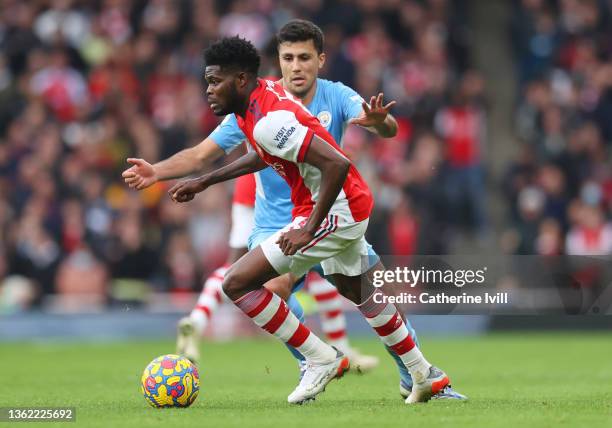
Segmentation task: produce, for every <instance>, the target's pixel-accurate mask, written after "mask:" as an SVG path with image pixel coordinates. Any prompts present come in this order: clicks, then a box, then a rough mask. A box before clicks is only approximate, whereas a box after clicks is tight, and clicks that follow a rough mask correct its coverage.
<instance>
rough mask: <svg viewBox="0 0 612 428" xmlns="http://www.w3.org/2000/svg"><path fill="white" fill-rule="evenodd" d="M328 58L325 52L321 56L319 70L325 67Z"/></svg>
mask: <svg viewBox="0 0 612 428" xmlns="http://www.w3.org/2000/svg"><path fill="white" fill-rule="evenodd" d="M326 58H327V57H326V56H325V52H322V53H320V54H319V69H321V68H323V66H324V65H325V59H326Z"/></svg>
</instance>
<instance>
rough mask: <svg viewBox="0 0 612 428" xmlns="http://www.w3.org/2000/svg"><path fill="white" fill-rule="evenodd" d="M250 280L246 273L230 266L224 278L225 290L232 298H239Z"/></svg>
mask: <svg viewBox="0 0 612 428" xmlns="http://www.w3.org/2000/svg"><path fill="white" fill-rule="evenodd" d="M247 285H248V281H247V280H246V278H244V275H243V274H242V273H240V272H239V271H236V269H234V268H230V269H229V270H228V271H227V272H226V273H225V278H223V292H224V293H225V294H226V295H227V297H229V298H230V299H232V300H236V299H239V298H240V297H242V295H243V294H244V290H245V289H246V288H247Z"/></svg>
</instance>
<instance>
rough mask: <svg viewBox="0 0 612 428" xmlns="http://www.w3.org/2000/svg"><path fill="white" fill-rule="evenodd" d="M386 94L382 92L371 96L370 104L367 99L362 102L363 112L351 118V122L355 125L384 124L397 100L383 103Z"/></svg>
mask: <svg viewBox="0 0 612 428" xmlns="http://www.w3.org/2000/svg"><path fill="white" fill-rule="evenodd" d="M383 98H384V95H383V93H382V92H381V93H380V94H378V96H375V97H372V98H370V104H368V103H366V102H365V101H364V102H363V103H362V107H363V112H361V115H360V116H359V117H356V118H354V119H351V120H350V121H349V123H353V124H355V125H360V126H364V127H370V126H376V125H380V124H382V123H383V122H384V121H385V119H386V118H387V115H388V114H389V111H390V110H391V107H393V106H394V105H395V104H396V102H395V101H391V102H390V103H388V104H386V105H383Z"/></svg>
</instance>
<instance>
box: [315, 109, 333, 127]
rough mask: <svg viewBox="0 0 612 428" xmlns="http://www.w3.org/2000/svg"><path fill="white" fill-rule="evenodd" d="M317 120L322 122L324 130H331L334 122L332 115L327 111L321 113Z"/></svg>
mask: <svg viewBox="0 0 612 428" xmlns="http://www.w3.org/2000/svg"><path fill="white" fill-rule="evenodd" d="M317 119H319V122H321V125H323V127H324V128H329V125H330V124H331V122H332V115H331V113H330V112H328V111H327V110H323V111H322V112H319V114H318V115H317Z"/></svg>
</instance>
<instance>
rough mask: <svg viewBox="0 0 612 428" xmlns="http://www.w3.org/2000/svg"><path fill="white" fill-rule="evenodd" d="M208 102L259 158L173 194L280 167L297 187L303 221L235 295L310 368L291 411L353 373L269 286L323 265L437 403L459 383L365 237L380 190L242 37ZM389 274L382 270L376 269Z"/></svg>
mask: <svg viewBox="0 0 612 428" xmlns="http://www.w3.org/2000/svg"><path fill="white" fill-rule="evenodd" d="M205 61H206V69H205V79H206V81H207V83H208V88H207V90H206V94H207V97H208V102H209V104H210V106H211V108H212V110H213V112H214V113H215V114H217V115H219V116H221V115H226V114H230V113H234V114H235V115H236V118H237V121H238V125H239V126H240V129H241V130H242V131H243V132H244V134H245V135H246V136H247V140H248V142H249V144H250V145H251V147H252V149H253V151H252V152H250V153H249V154H247V155H245V156H243V157H242V158H240V159H238V160H237V161H235V162H234V163H232V164H230V165H228V166H226V167H224V168H221V169H219V170H217V171H215V172H213V173H210V174H207V175H205V176H203V177H200V178H197V179H192V180H186V181H181V182H179V183H177V184H176V185H175V186H174V187H173V188H172V189H170V191H169V193H170V195H171V197H172V199H173V200H174V201H176V202H187V201H190V200H192V199H193V198H194V197H195V195H196V194H197V193H199V192H201V191H203V190H205V189H206V188H207V187H209V186H210V185H212V184H215V183H218V182H221V181H225V180H229V179H232V178H236V177H238V176H241V175H245V174H248V173H252V172H256V171H259V170H261V169H263V168H265V167H266V166H271V167H272V168H274V169H275V170H276V172H277V173H278V174H279V175H281V176H282V177H283V178H284V179H285V180H286V181H287V183H288V184H289V186H290V188H291V200H292V202H293V205H294V210H293V221H292V222H291V223H290V224H288V225H287V226H286V227H285V228H283V229H282V230H280V231H278V232H277V233H276V234H274V235H272V236H271V237H269V238H268V239H266V240H265V241H264V242H263V243H262V244H261V245H260V246H258V247H256V248H254V249H253V250H251V251H249V252H248V253H247V254H246V255H244V256H243V257H242V258H241V259H240V260H238V261H237V262H236V263H234V264H233V265H232V266H231V267H230V269H229V270H228V272H227V273H226V276H225V279H224V281H223V290H224V292H225V294H226V295H227V296H228V297H229V298H230V299H231V300H232V301H233V302H234V303H235V304H236V306H238V307H239V308H240V309H241V310H242V311H243V312H245V313H246V314H247V315H248V316H249V317H251V319H253V321H254V322H255V323H256V324H257V325H258V326H260V327H261V328H263V329H264V330H266V331H267V332H269V333H271V334H273V335H274V336H276V337H277V338H279V339H280V340H282V341H283V342H285V343H287V344H289V345H291V346H292V347H294V348H296V349H297V350H298V351H299V352H300V353H301V354H302V355H303V356H304V357H305V358H306V360H307V368H306V371H305V374H304V376H303V377H302V379H301V381H300V383H299V385H298V386H297V387H296V389H295V390H294V391H293V392H292V393H291V394H290V395H289V397H288V401H289V402H290V403H303V402H305V401H308V400H310V399H313V398H314V397H315V396H316V395H317V394H319V393H320V392H322V391H323V390H324V389H325V386H326V385H327V384H328V383H329V382H330V381H331V380H332V379H333V378H334V377H336V376H338V375H341V374H342V373H343V372H344V371H345V370H346V369H347V368H348V367H346V365H345V364H346V359H345V358H344V356H343V355H342V353H341V352H339V351H338V350H336V349H335V348H333V347H331V346H330V345H328V344H326V343H325V342H323V341H321V340H320V339H319V338H318V337H317V336H316V335H314V334H313V333H312V332H311V331H310V330H309V329H308V328H307V327H305V326H304V325H303V324H302V323H300V322H299V320H298V319H297V318H296V317H295V315H293V314H292V313H291V312H290V311H289V310H288V308H287V306H286V304H285V302H284V301H283V300H282V299H281V298H279V297H278V296H277V295H275V294H274V293H271V292H270V291H269V290H267V289H266V288H265V287H263V284H264V283H266V282H267V281H269V280H270V279H272V278H275V277H277V276H278V275H282V274H285V273H289V272H290V273H292V274H294V275H295V276H296V277H299V276H301V275H302V274H304V273H305V272H307V271H308V270H309V269H310V268H311V267H312V266H313V265H315V264H317V263H320V264H321V265H322V266H323V270H324V272H325V274H326V275H331V276H332V277H333V279H334V282H335V285H336V286H337V287H338V289H339V291H340V292H341V293H342V294H343V295H344V296H345V297H347V298H348V299H350V300H351V301H353V302H354V303H355V304H356V305H357V307H358V308H359V310H360V311H361V312H362V313H363V314H364V316H365V317H366V320H367V321H368V323H369V324H370V325H371V326H372V327H373V328H374V330H375V332H376V333H377V334H378V335H379V337H380V338H381V340H382V341H383V343H384V344H385V345H387V346H389V347H391V348H392V349H393V350H394V351H395V353H396V354H397V355H398V356H399V357H400V358H401V360H402V362H403V363H404V364H405V366H406V368H407V369H408V370H409V372H410V374H411V375H412V378H413V381H414V386H413V389H412V392H411V393H410V395H409V396H408V398H407V399H406V402H407V403H414V402H423V401H428V400H429V399H430V398H431V396H432V395H434V394H437V393H438V392H439V391H441V390H442V389H443V388H444V387H446V386H447V385H448V384H449V379H448V377H447V376H446V374H445V373H444V372H442V371H441V370H439V369H437V368H436V367H434V366H432V365H431V364H430V363H429V362H427V360H426V359H425V358H424V356H423V354H422V353H421V351H420V350H419V349H418V347H417V346H416V345H415V343H414V341H413V340H412V338H411V337H410V334H409V331H408V329H407V328H406V325H405V323H404V321H403V319H402V317H401V315H400V314H399V312H398V311H397V309H396V307H395V306H394V305H392V304H388V303H386V302H385V301H384V299H383V298H381V297H384V296H381V294H382V293H381V292H380V291H377V290H376V288H374V287H373V286H372V284H371V281H370V279H369V275H368V273H369V271H370V269H368V268H367V267H365V266H366V264H364V263H362V260H363V258H364V257H368V256H369V254H368V250H367V244H366V241H365V238H364V233H365V231H366V229H367V224H368V220H369V215H370V212H371V210H372V207H373V199H372V195H371V193H370V190H369V188H368V186H367V184H366V183H365V181H364V180H363V178H362V177H361V176H360V175H359V172H358V171H357V169H356V168H355V167H354V166H353V165H352V164H351V162H350V161H349V160H348V159H347V157H346V156H345V155H344V153H343V152H342V150H341V149H340V148H339V146H338V145H337V144H336V142H335V141H334V140H333V138H332V137H331V135H330V134H329V133H328V132H327V131H326V130H325V128H323V127H322V125H321V123H320V122H319V121H318V120H317V119H316V118H315V117H314V116H312V115H311V114H310V113H309V112H308V110H307V109H306V108H305V107H304V106H303V105H302V104H301V103H300V102H299V101H298V100H297V99H296V98H294V97H293V96H292V95H290V94H289V93H288V92H286V91H285V90H284V89H283V88H282V86H281V85H279V84H278V83H275V82H272V81H269V80H263V79H258V78H257V70H258V68H259V62H260V59H259V55H258V53H257V51H256V50H255V48H254V47H253V45H252V44H251V43H250V42H248V41H246V40H244V39H241V38H239V37H233V38H225V39H222V40H221V41H219V42H217V43H215V44H213V45H212V46H211V47H209V48H208V49H207V51H206V52H205ZM374 269H376V270H379V269H383V266H382V264H381V263H380V262H379V263H378V264H376V265H375V266H374V267H373V268H371V270H374Z"/></svg>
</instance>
